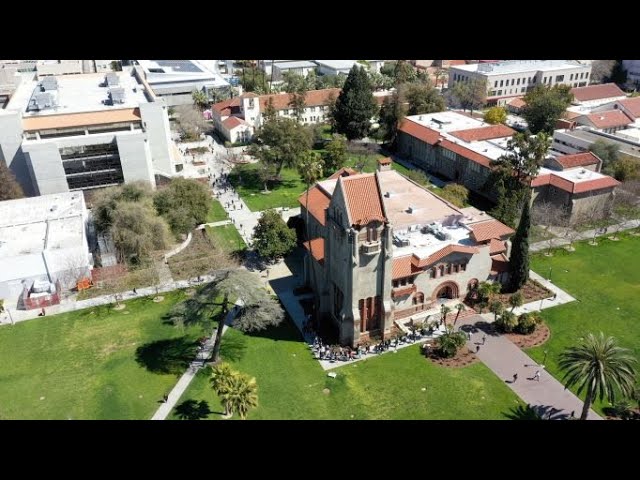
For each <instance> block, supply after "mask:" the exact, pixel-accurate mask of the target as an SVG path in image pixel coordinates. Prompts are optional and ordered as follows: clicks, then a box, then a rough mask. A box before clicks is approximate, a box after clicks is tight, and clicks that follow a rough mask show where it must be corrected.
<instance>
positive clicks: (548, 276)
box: [547, 267, 552, 282]
mask: <svg viewBox="0 0 640 480" xmlns="http://www.w3.org/2000/svg"><path fill="white" fill-rule="evenodd" d="M551 268H552V267H549V275H547V281H549V282H550V281H551Z"/></svg>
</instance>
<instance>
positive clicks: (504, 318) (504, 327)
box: [495, 311, 518, 333]
mask: <svg viewBox="0 0 640 480" xmlns="http://www.w3.org/2000/svg"><path fill="white" fill-rule="evenodd" d="M495 326H496V328H497V329H498V330H499V331H501V332H503V333H511V332H513V331H514V329H515V328H516V327H517V326H518V319H517V318H516V316H515V315H514V314H513V313H511V312H509V311H506V312H504V313H503V314H502V315H500V316H499V317H498V320H496V321H495Z"/></svg>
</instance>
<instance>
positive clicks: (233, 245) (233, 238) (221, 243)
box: [206, 224, 247, 252]
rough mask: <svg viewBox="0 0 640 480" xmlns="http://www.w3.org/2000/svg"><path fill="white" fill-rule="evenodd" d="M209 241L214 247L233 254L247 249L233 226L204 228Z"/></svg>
mask: <svg viewBox="0 0 640 480" xmlns="http://www.w3.org/2000/svg"><path fill="white" fill-rule="evenodd" d="M206 228H207V233H208V234H209V239H210V240H211V242H212V243H213V244H214V245H215V246H216V247H219V248H221V249H223V250H226V251H227V252H235V251H237V250H244V249H246V248H247V246H246V244H245V243H244V240H243V239H242V237H241V236H240V234H239V233H238V230H237V229H236V227H235V225H231V224H229V225H222V226H219V227H206Z"/></svg>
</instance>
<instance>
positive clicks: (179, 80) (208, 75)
mask: <svg viewBox="0 0 640 480" xmlns="http://www.w3.org/2000/svg"><path fill="white" fill-rule="evenodd" d="M137 62H138V64H139V65H140V67H141V68H142V70H143V71H144V74H145V76H146V80H147V82H148V83H149V85H151V86H163V87H167V88H171V87H177V86H181V85H182V86H184V83H185V82H196V83H198V82H200V83H202V85H206V86H208V87H214V88H217V87H224V86H228V85H229V83H228V82H227V81H226V80H225V79H224V78H222V76H221V75H220V74H219V73H218V65H217V63H218V62H217V61H216V60H137ZM167 83H169V84H171V85H165V84H167Z"/></svg>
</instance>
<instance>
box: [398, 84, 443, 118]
mask: <svg viewBox="0 0 640 480" xmlns="http://www.w3.org/2000/svg"><path fill="white" fill-rule="evenodd" d="M403 90H404V97H405V99H406V101H407V103H408V104H409V111H408V114H409V115H420V114H423V113H435V112H442V111H443V110H444V109H445V108H446V105H445V101H444V98H443V97H442V95H440V92H439V91H438V90H437V89H435V88H434V87H433V85H431V83H430V82H427V83H410V84H408V85H406V86H405V87H404V89H403Z"/></svg>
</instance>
